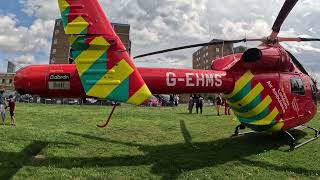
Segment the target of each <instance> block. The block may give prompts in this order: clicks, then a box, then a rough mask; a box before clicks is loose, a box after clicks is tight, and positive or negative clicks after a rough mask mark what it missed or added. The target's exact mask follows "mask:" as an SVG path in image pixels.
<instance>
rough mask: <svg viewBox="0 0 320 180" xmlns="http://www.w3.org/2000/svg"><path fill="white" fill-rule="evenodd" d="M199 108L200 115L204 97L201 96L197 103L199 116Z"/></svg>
mask: <svg viewBox="0 0 320 180" xmlns="http://www.w3.org/2000/svg"><path fill="white" fill-rule="evenodd" d="M199 108H200V114H202V108H203V97H202V96H201V95H200V96H199V97H198V98H197V101H196V110H197V114H198V113H199Z"/></svg>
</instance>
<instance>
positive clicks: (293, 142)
mask: <svg viewBox="0 0 320 180" xmlns="http://www.w3.org/2000/svg"><path fill="white" fill-rule="evenodd" d="M306 128H308V129H311V130H313V131H314V132H315V135H314V137H313V138H310V139H308V140H306V141H304V142H302V143H299V144H298V143H297V140H296V138H295V137H294V136H293V135H292V134H291V133H290V132H289V131H284V133H285V134H286V135H288V137H289V138H290V142H289V146H290V151H293V150H295V149H297V148H300V147H302V146H304V145H306V144H308V143H309V142H311V141H314V140H316V139H318V138H319V137H320V131H319V130H318V129H315V128H313V127H309V126H306Z"/></svg>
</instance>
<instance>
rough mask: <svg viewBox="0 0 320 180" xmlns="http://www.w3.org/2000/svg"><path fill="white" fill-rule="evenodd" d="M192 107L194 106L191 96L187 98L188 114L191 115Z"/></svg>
mask: <svg viewBox="0 0 320 180" xmlns="http://www.w3.org/2000/svg"><path fill="white" fill-rule="evenodd" d="M193 106H194V100H193V97H192V95H191V96H190V98H189V103H188V110H189V114H192V109H193Z"/></svg>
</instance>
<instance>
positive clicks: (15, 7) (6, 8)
mask: <svg viewBox="0 0 320 180" xmlns="http://www.w3.org/2000/svg"><path fill="white" fill-rule="evenodd" d="M22 8H23V5H22V3H19V0H10V1H6V3H0V14H2V15H10V14H11V15H15V16H16V17H17V18H18V19H19V21H18V25H21V26H26V27H27V26H30V25H31V24H32V22H33V21H34V20H35V19H36V18H35V17H32V16H28V15H27V14H26V13H24V12H22ZM22 17H23V18H22Z"/></svg>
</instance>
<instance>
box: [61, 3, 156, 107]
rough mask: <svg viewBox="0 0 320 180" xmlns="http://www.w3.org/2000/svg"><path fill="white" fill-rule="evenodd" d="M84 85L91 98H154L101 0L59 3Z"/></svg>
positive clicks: (136, 101)
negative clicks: (99, 0)
mask: <svg viewBox="0 0 320 180" xmlns="http://www.w3.org/2000/svg"><path fill="white" fill-rule="evenodd" d="M59 6H60V11H61V16H62V19H63V24H64V27H65V32H66V34H71V35H74V36H73V37H72V38H71V40H70V43H71V52H72V53H71V56H72V58H73V59H74V60H75V62H76V65H77V70H78V73H79V76H80V78H81V81H82V85H83V87H84V89H85V91H86V94H87V95H88V96H92V97H98V98H105V99H109V100H114V101H118V102H126V103H130V104H141V103H142V102H144V101H145V100H146V99H148V98H149V97H150V96H151V92H150V91H149V89H148V87H147V85H146V84H145V82H144V81H143V79H142V78H141V75H140V74H139V72H138V71H137V68H136V67H135V65H134V64H133V62H132V60H131V58H130V57H129V55H128V52H127V51H126V49H125V47H124V45H123V43H122V42H121V40H120V39H119V37H118V36H117V35H116V33H115V32H114V30H113V28H112V26H111V24H110V22H109V21H108V19H107V18H106V16H105V15H104V12H103V10H102V8H101V7H100V5H99V3H98V1H97V0H59Z"/></svg>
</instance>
